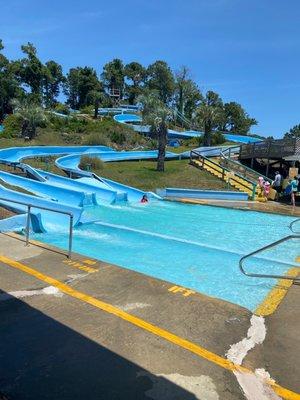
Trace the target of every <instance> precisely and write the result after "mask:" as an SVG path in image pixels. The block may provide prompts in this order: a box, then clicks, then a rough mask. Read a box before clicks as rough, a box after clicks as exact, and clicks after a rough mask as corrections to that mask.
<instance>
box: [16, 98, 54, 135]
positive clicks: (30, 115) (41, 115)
mask: <svg viewBox="0 0 300 400" xmlns="http://www.w3.org/2000/svg"><path fill="white" fill-rule="evenodd" d="M13 107H14V114H15V115H16V116H17V117H19V118H20V119H21V121H22V136H23V137H28V138H29V139H30V140H32V139H33V138H35V136H36V128H37V127H38V126H43V125H44V124H45V122H46V120H47V119H46V115H45V112H44V110H43V108H42V107H40V106H39V105H38V104H36V103H33V102H32V101H29V100H28V99H24V100H23V101H18V100H15V101H14V102H13Z"/></svg>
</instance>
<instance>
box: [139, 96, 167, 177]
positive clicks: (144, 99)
mask: <svg viewBox="0 0 300 400" xmlns="http://www.w3.org/2000/svg"><path fill="white" fill-rule="evenodd" d="M138 101H139V102H140V103H141V104H142V105H143V108H142V117H143V122H144V123H146V124H149V125H150V127H151V131H152V132H153V133H154V135H155V136H156V138H157V140H158V156H157V168H156V169H157V171H159V172H163V171H164V170H165V156H166V145H167V135H168V126H169V123H170V121H171V120H172V119H173V113H172V111H171V110H170V109H169V108H168V107H167V106H166V105H165V104H164V103H163V102H162V101H161V100H160V99H159V97H158V96H157V95H156V93H153V92H152V93H149V94H148V95H142V96H140V97H139V98H138Z"/></svg>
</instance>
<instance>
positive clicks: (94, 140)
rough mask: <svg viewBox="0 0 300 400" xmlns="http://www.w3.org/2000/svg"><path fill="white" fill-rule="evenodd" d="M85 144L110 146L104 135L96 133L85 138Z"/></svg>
mask: <svg viewBox="0 0 300 400" xmlns="http://www.w3.org/2000/svg"><path fill="white" fill-rule="evenodd" d="M83 144H85V145H88V146H108V145H109V138H108V137H107V136H105V135H104V134H103V133H100V132H94V133H91V134H89V135H87V136H86V137H85V138H84V140H83Z"/></svg>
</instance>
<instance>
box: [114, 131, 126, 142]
mask: <svg viewBox="0 0 300 400" xmlns="http://www.w3.org/2000/svg"><path fill="white" fill-rule="evenodd" d="M110 140H111V141H112V142H113V143H116V144H119V145H122V144H124V143H125V142H126V136H125V134H124V133H123V132H112V134H111V135H110Z"/></svg>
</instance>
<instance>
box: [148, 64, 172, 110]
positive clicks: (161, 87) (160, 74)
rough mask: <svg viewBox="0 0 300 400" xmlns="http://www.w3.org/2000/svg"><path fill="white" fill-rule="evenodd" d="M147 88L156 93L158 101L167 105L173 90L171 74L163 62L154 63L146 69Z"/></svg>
mask: <svg viewBox="0 0 300 400" xmlns="http://www.w3.org/2000/svg"><path fill="white" fill-rule="evenodd" d="M147 75H148V80H147V87H148V88H149V89H150V90H155V91H157V93H158V95H159V99H160V100H161V101H162V102H163V103H164V104H166V105H167V104H169V103H170V101H171V99H172V97H173V95H174V90H175V81H174V76H173V73H172V71H171V69H170V67H169V66H168V64H167V63H166V62H165V61H155V63H153V64H151V65H149V67H148V69H147Z"/></svg>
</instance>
